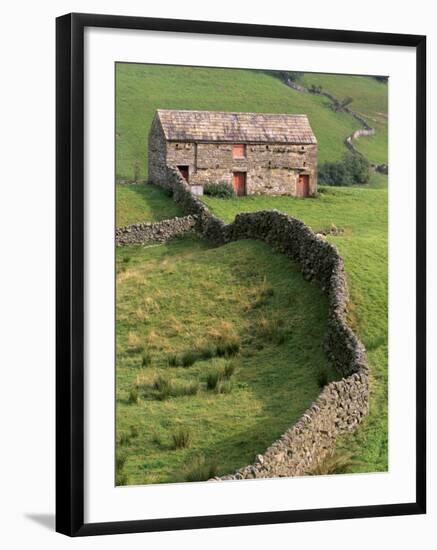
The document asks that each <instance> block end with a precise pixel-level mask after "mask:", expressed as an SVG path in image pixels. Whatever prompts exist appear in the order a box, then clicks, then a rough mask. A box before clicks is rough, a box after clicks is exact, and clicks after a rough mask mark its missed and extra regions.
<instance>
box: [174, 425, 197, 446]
mask: <svg viewBox="0 0 437 550" xmlns="http://www.w3.org/2000/svg"><path fill="white" fill-rule="evenodd" d="M171 437H172V440H173V448H174V449H186V448H187V447H189V446H190V445H191V442H192V436H191V430H190V429H189V428H185V427H183V426H180V427H179V428H178V429H177V430H176V431H175V432H174V433H172V435H171Z"/></svg>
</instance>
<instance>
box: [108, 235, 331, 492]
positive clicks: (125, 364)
mask: <svg viewBox="0 0 437 550" xmlns="http://www.w3.org/2000/svg"><path fill="white" fill-rule="evenodd" d="M326 319H327V301H326V298H325V296H324V295H323V294H322V293H321V290H320V289H319V287H318V286H317V285H314V284H310V283H308V282H306V281H304V280H303V278H302V276H301V275H300V271H299V269H298V267H297V266H296V265H295V264H293V263H292V262H291V261H290V260H288V259H287V258H286V257H285V256H283V255H281V254H278V253H274V252H273V251H272V250H271V249H270V248H269V247H268V246H267V245H265V244H264V243H261V242H258V241H249V240H246V241H239V242H235V243H231V244H228V245H226V246H223V247H219V248H211V247H210V246H209V245H208V244H207V243H205V242H204V241H200V240H198V239H194V238H190V239H187V238H186V239H183V240H178V241H174V242H172V243H171V244H167V245H160V246H152V247H148V248H141V247H136V248H122V249H118V250H117V329H116V330H117V374H116V376H117V464H118V483H129V484H143V483H159V482H170V481H182V480H195V479H202V478H205V477H209V475H211V473H217V474H224V473H230V472H232V471H234V470H235V469H237V468H239V467H242V466H244V465H245V464H248V463H250V462H251V461H253V459H254V457H255V455H256V454H257V453H262V452H263V451H265V449H266V448H267V447H268V446H269V445H270V444H271V443H272V442H273V441H274V440H275V439H276V438H277V437H278V436H280V435H281V434H282V433H283V432H284V431H285V430H286V429H287V428H288V427H289V426H290V425H292V424H293V423H294V422H295V421H296V420H297V419H298V418H299V416H300V415H301V414H302V413H303V412H304V410H305V409H306V408H307V407H308V406H309V405H310V404H311V402H312V401H313V400H314V399H315V398H316V397H317V395H318V394H319V392H320V386H321V384H324V383H326V381H327V379H333V378H334V377H335V376H336V375H335V373H334V372H332V370H331V369H330V367H329V365H328V364H327V360H326V357H325V354H324V352H323V340H324V333H325V327H326ZM193 361H194V362H193ZM184 365H185V366H184ZM217 374H218V375H219V376H220V377H221V379H219V380H218V383H217V380H216V379H215V377H216V376H217ZM214 382H216V383H217V385H216V386H215V387H214ZM208 385H209V386H210V389H208ZM186 439H188V440H189V441H188V445H185V443H186Z"/></svg>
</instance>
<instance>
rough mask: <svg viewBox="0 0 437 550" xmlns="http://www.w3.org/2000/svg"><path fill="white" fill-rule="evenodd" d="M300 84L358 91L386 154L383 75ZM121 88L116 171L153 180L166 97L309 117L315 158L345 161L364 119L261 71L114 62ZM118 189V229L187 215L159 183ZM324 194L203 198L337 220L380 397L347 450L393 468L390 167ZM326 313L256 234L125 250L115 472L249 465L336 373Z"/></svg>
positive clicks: (371, 154) (135, 477)
mask: <svg viewBox="0 0 437 550" xmlns="http://www.w3.org/2000/svg"><path fill="white" fill-rule="evenodd" d="M304 83H305V84H306V85H310V84H315V85H322V87H323V89H325V90H327V91H329V92H331V93H333V94H334V95H336V96H337V97H340V98H344V97H346V96H351V97H353V98H354V101H353V103H352V105H351V106H352V108H353V109H354V110H356V111H357V112H360V113H361V114H362V115H363V116H365V117H366V119H368V120H369V123H371V124H372V125H374V126H375V127H376V129H377V134H376V136H375V137H373V138H363V139H361V140H359V141H357V142H356V144H357V146H358V147H359V149H360V150H361V151H362V152H363V153H364V154H365V155H366V156H367V157H368V158H369V160H371V161H372V162H377V163H382V162H386V161H387V85H386V84H381V83H379V82H377V81H375V80H374V79H371V78H368V77H348V76H341V75H340V76H335V77H334V76H333V75H315V74H305V77H304ZM116 85H117V105H116V115H117V119H116V132H117V134H116V139H117V148H116V151H117V153H116V154H117V157H116V163H117V177H119V178H120V179H133V178H136V179H146V178H147V134H148V130H149V128H150V124H151V120H152V117H153V114H154V112H155V110H156V109H157V108H181V109H182V108H184V109H211V110H235V111H258V112H290V113H293V112H294V113H296V112H300V113H307V114H308V116H309V118H310V121H311V124H312V126H313V129H314V131H315V133H316V136H317V138H318V142H319V162H324V161H327V160H329V161H333V160H338V159H340V158H341V157H342V155H343V154H344V152H345V151H346V148H345V146H344V138H345V137H346V136H347V135H349V134H350V133H351V132H352V131H353V130H355V129H356V128H358V127H359V123H358V122H357V121H355V120H354V119H353V118H352V117H351V116H350V115H347V114H345V113H335V112H334V111H333V110H332V109H331V107H330V106H329V102H328V101H327V99H326V98H324V97H320V96H317V95H313V94H304V93H300V92H296V91H294V90H291V89H290V88H288V87H287V86H285V85H284V84H283V83H282V82H281V81H280V80H279V79H278V78H276V77H275V76H273V75H272V74H269V73H266V72H263V71H247V70H246V71H245V70H235V69H206V68H186V67H160V66H147V65H125V64H118V65H117V70H116ZM116 189H117V191H116V192H117V225H125V224H128V223H135V222H142V221H157V220H159V219H164V218H169V217H172V216H175V215H181V214H182V213H181V212H180V211H179V210H178V208H177V207H176V205H175V204H174V203H173V201H172V200H171V198H169V197H168V196H167V195H166V194H165V193H164V192H163V191H161V190H160V189H158V188H156V187H154V186H152V185H136V186H120V185H117V186H116ZM319 191H320V193H319V195H318V197H317V198H315V199H307V200H302V199H295V198H293V197H268V196H258V197H244V198H239V199H237V198H235V199H231V200H223V199H213V198H211V197H204V200H205V203H206V204H207V205H208V206H209V208H210V209H211V210H212V212H213V213H215V214H216V215H217V216H219V217H221V218H222V219H224V220H225V221H228V222H229V221H232V220H233V218H234V216H235V215H236V214H237V213H238V212H243V211H247V212H249V211H256V210H261V209H271V208H276V209H278V210H281V211H283V212H286V213H288V214H291V215H293V216H295V217H297V218H299V219H302V220H303V221H305V222H306V223H307V224H309V225H310V226H311V227H313V229H314V230H316V231H319V230H321V231H324V230H329V229H330V228H331V227H332V226H333V225H335V226H336V227H337V228H340V229H342V230H343V233H342V234H341V235H338V236H329V237H328V239H329V240H330V241H331V242H333V243H334V244H335V245H336V246H337V247H338V249H339V251H340V253H341V255H342V256H343V258H344V260H345V266H346V273H347V277H348V281H349V287H350V292H351V307H350V322H351V324H352V326H353V327H354V329H355V330H356V332H357V334H358V335H359V336H360V338H361V339H362V341H363V343H364V344H365V346H366V348H367V350H368V357H369V363H370V367H371V403H370V415H369V416H368V418H367V419H366V420H365V422H364V424H363V426H362V427H361V428H360V429H359V430H357V431H356V432H354V433H353V434H351V435H349V436H347V437H343V438H341V439H340V441H339V443H338V448H339V450H340V451H342V450H344V451H346V452H348V453H349V452H352V453H353V454H354V458H355V463H354V464H353V465H350V466H349V471H384V470H386V469H387V463H388V457H387V440H388V423H387V387H388V373H387V353H388V348H387V281H388V274H387V259H388V256H387V199H388V190H387V177H386V176H383V175H381V174H376V173H373V174H372V177H371V181H370V183H369V184H368V185H366V186H361V187H358V186H355V187H353V188H335V187H332V188H324V187H321V188H320V189H319ZM325 323H326V300H325V297H324V296H323V295H322V294H320V290H319V289H318V287H317V285H311V284H308V283H306V282H305V281H303V279H302V277H301V276H300V274H299V272H298V270H297V269H296V266H294V265H293V264H292V263H291V262H290V261H289V260H287V259H286V258H284V257H282V256H280V255H277V254H275V253H273V252H272V251H271V250H270V249H268V248H267V247H266V246H265V245H264V244H262V243H259V242H253V241H241V242H238V243H232V244H229V245H226V246H224V247H220V248H212V247H210V246H209V245H208V244H207V243H204V242H201V241H199V240H197V239H194V238H191V239H183V240H179V241H175V242H173V243H171V244H167V245H160V246H152V247H148V248H129V249H117V372H116V376H117V464H118V469H117V478H118V482H119V483H120V484H121V483H154V482H168V481H181V480H182V479H191V480H195V479H201V478H205V477H208V476H209V475H210V474H211V473H224V472H230V471H233V470H235V469H236V468H238V467H240V466H242V465H244V464H246V463H248V462H250V461H252V460H253V458H254V455H255V454H256V453H258V452H262V451H263V450H265V448H266V447H268V446H269V445H270V444H271V443H272V441H273V440H274V439H275V438H276V437H277V436H278V435H280V434H281V433H282V432H283V431H284V430H285V429H286V428H288V427H289V426H290V425H291V424H292V423H293V422H294V421H295V420H296V419H297V418H298V417H299V415H300V414H301V413H302V411H303V410H304V409H305V408H306V407H307V406H308V405H309V404H310V403H311V401H312V400H313V399H314V398H315V397H316V396H317V395H318V393H319V391H320V387H319V386H320V382H321V380H322V379H323V380H326V378H332V377H333V376H334V374H333V373H332V371H331V370H329V366H328V365H327V364H326V358H325V356H324V354H323V350H322V341H323V335H324V331H325ZM308 336H310V337H311V338H310V339H309V337H308ZM226 350H227V351H226ZM183 363H190V365H188V364H187V365H186V367H185V368H184V367H182V366H181V364H183ZM214 381H215V386H214ZM208 386H209V387H210V388H209V389H208ZM284 403H286V404H287V406H285V407H284Z"/></svg>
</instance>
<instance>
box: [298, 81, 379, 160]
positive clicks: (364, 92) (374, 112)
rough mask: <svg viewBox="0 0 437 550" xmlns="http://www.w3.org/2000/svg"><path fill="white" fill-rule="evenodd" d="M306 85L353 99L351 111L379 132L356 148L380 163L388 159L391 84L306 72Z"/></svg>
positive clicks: (304, 82) (360, 142) (363, 139)
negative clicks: (389, 85) (389, 87)
mask: <svg viewBox="0 0 437 550" xmlns="http://www.w3.org/2000/svg"><path fill="white" fill-rule="evenodd" d="M303 84H305V85H306V86H309V85H311V84H314V85H316V86H319V85H321V86H322V89H323V90H325V91H327V92H330V93H332V94H333V95H335V96H336V97H338V98H339V99H342V98H345V97H348V96H349V97H352V98H353V102H352V104H351V108H352V109H353V110H354V111H356V112H357V113H359V114H361V115H362V116H364V118H365V119H366V120H367V121H368V122H369V124H370V125H371V126H373V127H374V128H375V129H376V134H375V136H373V137H369V138H362V139H359V140H357V141H356V146H357V148H358V149H359V150H360V151H361V152H362V153H363V154H364V155H365V156H366V157H367V158H368V159H369V160H370V161H371V162H374V163H377V164H382V163H387V159H388V85H387V84H385V83H383V82H378V81H377V80H375V79H374V78H371V77H368V76H354V77H351V76H348V75H333V74H318V73H305V76H304V79H303Z"/></svg>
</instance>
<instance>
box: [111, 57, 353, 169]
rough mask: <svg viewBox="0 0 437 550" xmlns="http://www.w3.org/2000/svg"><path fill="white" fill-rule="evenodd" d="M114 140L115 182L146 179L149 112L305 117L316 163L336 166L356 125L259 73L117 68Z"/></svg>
mask: <svg viewBox="0 0 437 550" xmlns="http://www.w3.org/2000/svg"><path fill="white" fill-rule="evenodd" d="M116 83H117V95H116V102H117V103H116V137H117V159H116V166H117V167H116V174H117V177H118V178H133V176H134V164H135V162H139V165H140V178H142V179H145V178H147V139H148V132H149V128H150V125H151V122H152V118H153V115H154V112H155V110H156V109H158V108H163V109H209V110H226V111H254V112H272V113H306V114H307V115H308V116H309V119H310V122H311V125H312V127H313V130H314V132H315V134H316V136H317V139H318V142H319V162H324V161H327V160H337V159H339V158H340V157H341V156H342V155H343V154H344V152H345V151H346V149H345V146H344V143H343V142H344V139H345V138H346V136H348V135H349V134H350V133H351V132H352V131H353V130H355V129H357V128H358V127H359V123H358V122H357V121H355V120H354V119H353V118H352V117H351V116H349V115H347V114H344V113H334V112H333V111H332V110H331V109H329V108H328V107H327V106H326V98H323V97H317V96H313V95H310V94H302V93H300V92H296V91H294V90H292V89H290V88H288V87H287V86H285V85H284V84H283V83H282V82H281V81H280V80H279V79H277V78H275V77H274V76H272V75H270V74H267V73H265V72H262V71H249V70H239V69H207V68H193V67H172V66H169V67H165V66H156V65H135V64H127V65H126V64H117V69H116Z"/></svg>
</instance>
